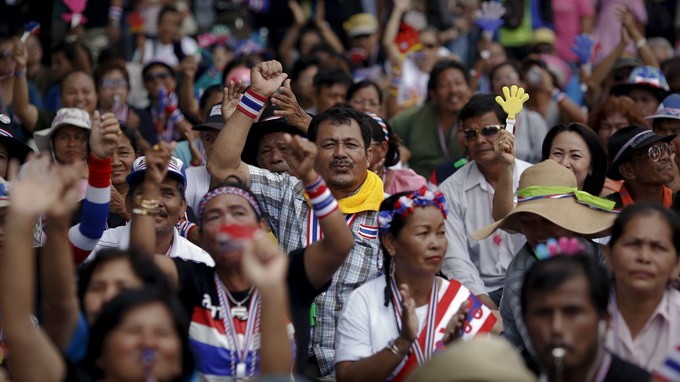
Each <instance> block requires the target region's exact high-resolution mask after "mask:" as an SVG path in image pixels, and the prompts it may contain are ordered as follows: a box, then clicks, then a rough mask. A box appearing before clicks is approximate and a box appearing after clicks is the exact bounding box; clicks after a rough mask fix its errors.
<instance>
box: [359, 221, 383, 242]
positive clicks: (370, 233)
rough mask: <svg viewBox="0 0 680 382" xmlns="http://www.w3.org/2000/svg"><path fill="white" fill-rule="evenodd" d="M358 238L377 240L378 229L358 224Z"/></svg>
mask: <svg viewBox="0 0 680 382" xmlns="http://www.w3.org/2000/svg"><path fill="white" fill-rule="evenodd" d="M358 233H359V236H361V237H363V238H366V239H377V238H378V227H377V226H372V225H366V224H359V230H358Z"/></svg>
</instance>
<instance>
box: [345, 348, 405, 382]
mask: <svg viewBox="0 0 680 382" xmlns="http://www.w3.org/2000/svg"><path fill="white" fill-rule="evenodd" d="M395 345H397V348H398V349H401V350H406V349H409V348H410V346H411V344H410V343H409V341H408V340H405V339H403V338H401V337H399V338H397V339H396V340H395ZM404 357H405V356H401V355H397V354H394V353H393V352H392V351H391V350H390V349H389V348H385V349H382V350H380V351H379V352H377V353H375V354H373V355H372V356H370V357H367V358H363V359H360V360H358V361H355V362H351V363H344V362H341V363H339V364H337V365H336V372H337V377H338V382H343V381H350V382H351V381H367V382H368V381H385V380H386V379H387V377H389V375H390V374H391V373H392V372H393V371H394V369H395V368H396V367H397V366H399V364H400V363H401V362H402V360H403V359H404ZM343 363H344V365H343Z"/></svg>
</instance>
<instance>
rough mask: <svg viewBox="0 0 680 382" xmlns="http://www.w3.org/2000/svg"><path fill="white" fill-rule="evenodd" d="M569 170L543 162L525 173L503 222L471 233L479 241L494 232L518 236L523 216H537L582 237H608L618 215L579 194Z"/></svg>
mask: <svg viewBox="0 0 680 382" xmlns="http://www.w3.org/2000/svg"><path fill="white" fill-rule="evenodd" d="M576 184H577V183H576V177H575V176H574V173H572V172H571V170H569V169H567V168H566V167H564V166H562V165H560V164H559V163H557V162H555V161H553V160H550V159H548V160H545V161H543V162H541V163H538V164H536V165H534V166H531V167H529V168H528V169H526V170H524V172H523V173H522V175H521V176H520V178H519V189H518V192H517V195H518V203H517V206H516V207H515V209H514V210H512V211H511V212H510V213H509V214H508V215H507V216H505V217H504V218H503V219H501V220H498V221H496V222H495V223H493V224H491V225H489V226H486V227H484V228H482V229H479V230H477V231H475V232H473V233H472V237H473V238H475V239H476V240H482V239H484V238H486V237H488V236H489V235H491V234H492V233H493V232H494V231H496V230H497V229H502V230H504V231H508V232H510V233H520V232H521V228H522V224H521V221H520V217H521V214H522V213H532V214H535V215H538V216H540V217H542V218H544V219H546V220H548V221H550V222H552V223H553V224H555V225H557V226H560V227H562V228H564V229H566V230H568V231H571V232H574V233H575V234H578V235H579V236H582V237H585V238H589V239H592V238H598V237H603V236H607V234H608V233H609V230H610V229H611V226H612V225H613V224H614V219H616V216H617V214H616V213H613V212H612V211H611V209H612V208H613V206H614V202H611V201H608V200H606V199H602V198H599V197H597V196H593V195H590V194H588V193H587V192H585V191H579V190H578V189H577V188H576Z"/></svg>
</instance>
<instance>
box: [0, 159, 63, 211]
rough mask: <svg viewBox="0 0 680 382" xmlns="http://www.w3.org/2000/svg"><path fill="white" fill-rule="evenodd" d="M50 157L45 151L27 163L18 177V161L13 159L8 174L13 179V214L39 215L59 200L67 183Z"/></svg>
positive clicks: (10, 207) (11, 200)
mask: <svg viewBox="0 0 680 382" xmlns="http://www.w3.org/2000/svg"><path fill="white" fill-rule="evenodd" d="M56 168H57V167H56V165H54V164H52V160H51V159H50V156H49V155H47V154H41V155H39V156H38V157H36V158H34V159H33V160H31V161H29V162H26V163H25V164H24V168H23V169H22V177H21V179H18V176H17V174H18V170H19V166H18V162H16V161H14V160H13V161H12V162H10V166H9V168H8V171H7V174H8V179H9V180H10V181H11V185H10V189H9V200H10V204H9V209H10V211H11V212H12V214H14V215H17V216H26V217H30V218H36V217H38V216H39V215H42V214H44V213H46V212H47V211H49V210H50V208H52V207H53V205H54V204H55V203H57V202H58V200H59V197H60V195H61V194H62V189H63V188H64V184H63V181H62V179H60V177H59V175H58V174H57V171H56Z"/></svg>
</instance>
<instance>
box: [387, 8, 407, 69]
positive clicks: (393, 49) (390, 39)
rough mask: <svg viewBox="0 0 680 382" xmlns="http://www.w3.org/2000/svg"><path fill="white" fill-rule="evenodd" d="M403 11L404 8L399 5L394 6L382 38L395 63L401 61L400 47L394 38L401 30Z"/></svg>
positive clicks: (389, 55)
mask: <svg viewBox="0 0 680 382" xmlns="http://www.w3.org/2000/svg"><path fill="white" fill-rule="evenodd" d="M403 13H404V11H403V10H402V9H400V8H397V7H395V8H394V10H393V11H392V14H391V15H390V19H389V20H388V21H387V25H385V34H384V35H383V40H382V44H383V47H385V50H386V51H387V54H388V58H389V60H390V61H392V62H393V63H394V64H397V63H398V62H399V61H400V57H399V56H400V54H399V48H398V47H397V44H396V43H395V42H394V40H395V38H396V37H397V33H398V32H399V23H400V22H401V16H402V15H403Z"/></svg>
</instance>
